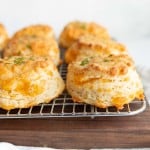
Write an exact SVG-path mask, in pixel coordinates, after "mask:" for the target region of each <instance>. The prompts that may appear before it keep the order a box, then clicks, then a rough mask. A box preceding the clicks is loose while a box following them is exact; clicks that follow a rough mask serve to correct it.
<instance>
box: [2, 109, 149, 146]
mask: <svg viewBox="0 0 150 150" xmlns="http://www.w3.org/2000/svg"><path fill="white" fill-rule="evenodd" d="M0 141H7V142H12V143H13V144H17V145H29V146H31V145H32V146H50V147H54V148H85V149H89V148H121V147H122V148H125V147H128V148H129V147H130V148H131V147H132V148H133V147H134V148H140V147H150V109H149V108H147V110H146V111H145V112H143V113H141V114H139V115H136V116H131V117H99V118H95V119H91V118H48V119H9V120H0Z"/></svg>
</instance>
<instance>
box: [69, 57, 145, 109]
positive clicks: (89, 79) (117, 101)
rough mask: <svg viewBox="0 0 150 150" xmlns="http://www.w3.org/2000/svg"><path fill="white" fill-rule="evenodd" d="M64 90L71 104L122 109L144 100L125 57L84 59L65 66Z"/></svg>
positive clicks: (133, 69) (131, 65) (132, 66)
mask: <svg viewBox="0 0 150 150" xmlns="http://www.w3.org/2000/svg"><path fill="white" fill-rule="evenodd" d="M67 90H68V92H69V93H70V95H71V96H72V99H73V101H74V102H84V103H87V104H91V105H95V106H97V107H100V108H107V107H109V106H115V107H117V108H118V109H122V108H123V106H124V104H128V103H130V102H131V101H133V100H134V99H135V98H137V99H139V100H142V99H144V94H143V87H142V83H141V80H140V78H139V76H138V74H137V72H136V70H135V66H134V62H133V60H132V59H131V58H130V57H129V56H128V55H111V56H107V57H100V56H95V57H84V58H80V59H77V60H76V61H74V62H72V63H71V64H69V67H68V74H67Z"/></svg>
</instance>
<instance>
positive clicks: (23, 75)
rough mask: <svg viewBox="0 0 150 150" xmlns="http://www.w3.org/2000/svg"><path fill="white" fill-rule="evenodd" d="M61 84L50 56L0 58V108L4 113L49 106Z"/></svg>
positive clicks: (61, 87) (61, 89)
mask: <svg viewBox="0 0 150 150" xmlns="http://www.w3.org/2000/svg"><path fill="white" fill-rule="evenodd" d="M63 90H64V82H63V80H62V78H61V77H60V75H59V73H58V70H57V68H56V66H55V65H54V63H53V62H52V61H51V59H50V58H49V57H31V56H30V57H23V56H12V57H10V58H5V59H0V107H1V108H3V109H6V110H11V109H14V108H28V107H31V106H35V105H38V104H40V103H49V102H50V101H52V100H53V98H55V97H57V96H58V95H59V94H61V93H62V91H63Z"/></svg>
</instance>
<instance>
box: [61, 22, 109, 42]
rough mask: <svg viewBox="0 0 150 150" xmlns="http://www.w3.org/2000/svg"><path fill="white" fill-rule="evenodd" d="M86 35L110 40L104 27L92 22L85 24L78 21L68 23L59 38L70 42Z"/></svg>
mask: <svg viewBox="0 0 150 150" xmlns="http://www.w3.org/2000/svg"><path fill="white" fill-rule="evenodd" d="M86 34H92V35H96V36H98V37H100V38H103V39H110V36H109V34H108V32H107V30H106V29H105V28H104V27H102V26H100V25H98V24H96V23H94V22H90V23H87V22H80V21H74V22H70V23H69V24H68V25H66V27H65V28H64V30H63V32H62V33H61V35H60V38H64V37H65V38H66V39H65V40H68V42H70V40H77V39H78V38H79V37H80V36H82V35H86ZM60 40H63V39H60ZM66 42H67V41H66Z"/></svg>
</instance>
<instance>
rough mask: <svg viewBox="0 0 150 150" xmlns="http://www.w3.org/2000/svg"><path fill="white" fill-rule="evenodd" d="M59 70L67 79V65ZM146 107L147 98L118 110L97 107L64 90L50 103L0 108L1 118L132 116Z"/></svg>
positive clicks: (63, 65)
mask: <svg viewBox="0 0 150 150" xmlns="http://www.w3.org/2000/svg"><path fill="white" fill-rule="evenodd" d="M59 71H60V74H61V76H62V77H63V79H64V80H66V73H67V65H66V64H62V65H61V66H60V68H59ZM145 108H146V100H144V101H139V100H136V99H135V100H134V101H133V102H131V103H130V104H127V105H125V106H124V109H122V110H117V109H116V108H115V107H109V108H106V109H102V108H97V107H95V106H91V105H87V104H83V103H74V102H73V101H72V98H71V96H70V95H69V94H68V93H67V91H64V92H63V94H62V95H60V96H59V97H58V98H55V99H54V100H53V101H52V102H51V103H49V104H40V105H38V106H34V107H31V108H24V109H14V110H11V111H6V110H3V109H0V118H1V119H7V118H49V117H98V116H131V115H136V114H138V113H141V112H143V111H144V110H145Z"/></svg>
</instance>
